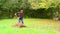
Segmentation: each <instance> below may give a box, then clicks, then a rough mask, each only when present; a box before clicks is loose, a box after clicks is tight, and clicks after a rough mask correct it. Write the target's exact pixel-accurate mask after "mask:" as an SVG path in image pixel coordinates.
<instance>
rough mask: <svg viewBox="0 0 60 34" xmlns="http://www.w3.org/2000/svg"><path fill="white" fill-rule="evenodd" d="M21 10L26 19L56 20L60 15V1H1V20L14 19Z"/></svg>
mask: <svg viewBox="0 0 60 34" xmlns="http://www.w3.org/2000/svg"><path fill="white" fill-rule="evenodd" d="M20 9H23V10H24V17H33V18H54V17H57V16H59V15H60V10H59V9H60V0H0V16H1V17H0V18H13V17H14V14H15V13H16V12H18V11H19V10H20ZM57 13H58V14H57ZM59 18H60V17H59Z"/></svg>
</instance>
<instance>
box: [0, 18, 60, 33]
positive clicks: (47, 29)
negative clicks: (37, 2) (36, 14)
mask: <svg viewBox="0 0 60 34" xmlns="http://www.w3.org/2000/svg"><path fill="white" fill-rule="evenodd" d="M24 22H25V25H26V27H24V28H20V27H13V25H14V24H16V23H17V19H3V20H0V34H60V21H54V20H51V19H24Z"/></svg>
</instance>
